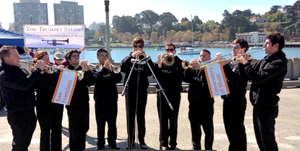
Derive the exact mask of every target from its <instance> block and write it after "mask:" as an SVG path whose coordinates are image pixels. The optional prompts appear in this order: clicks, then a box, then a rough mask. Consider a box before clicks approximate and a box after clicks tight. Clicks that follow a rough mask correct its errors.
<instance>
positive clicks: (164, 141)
mask: <svg viewBox="0 0 300 151" xmlns="http://www.w3.org/2000/svg"><path fill="white" fill-rule="evenodd" d="M165 93H166V96H167V97H168V99H169V101H170V103H171V104H172V106H173V108H174V110H173V111H172V110H171V109H170V107H169V105H168V103H167V101H166V99H165V97H164V95H163V94H162V95H161V97H160V94H159V92H157V111H158V117H159V121H160V127H161V128H160V135H159V140H160V147H161V146H164V147H168V143H169V137H170V143H169V145H170V146H171V147H176V145H177V127H178V112H179V106H180V99H181V95H180V92H175V91H165ZM160 98H161V103H160ZM160 104H161V106H160Z"/></svg>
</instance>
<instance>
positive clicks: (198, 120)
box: [183, 49, 214, 150]
mask: <svg viewBox="0 0 300 151" xmlns="http://www.w3.org/2000/svg"><path fill="white" fill-rule="evenodd" d="M210 58H211V57H210V52H209V51H208V50H207V49H203V50H201V52H200V55H199V60H200V61H201V62H204V61H208V60H210ZM190 64H191V65H190V67H189V68H187V69H185V70H184V78H183V80H184V81H185V82H188V83H190V84H189V91H188V100H189V103H190V105H189V120H190V124H191V132H192V143H193V150H201V135H202V132H201V126H202V128H203V131H204V133H205V143H204V146H205V150H212V146H213V141H214V125H213V115H214V98H212V97H211V96H210V92H209V88H208V83H207V79H206V76H205V71H204V69H202V68H200V66H199V63H198V62H197V60H196V59H192V60H191V61H190Z"/></svg>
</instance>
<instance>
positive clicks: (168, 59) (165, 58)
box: [160, 53, 175, 66]
mask: <svg viewBox="0 0 300 151" xmlns="http://www.w3.org/2000/svg"><path fill="white" fill-rule="evenodd" d="M160 59H161V60H162V62H163V63H165V64H166V65H167V66H172V65H173V64H174V63H175V59H174V56H173V55H172V54H171V53H169V54H163V55H162V56H161V57H160Z"/></svg>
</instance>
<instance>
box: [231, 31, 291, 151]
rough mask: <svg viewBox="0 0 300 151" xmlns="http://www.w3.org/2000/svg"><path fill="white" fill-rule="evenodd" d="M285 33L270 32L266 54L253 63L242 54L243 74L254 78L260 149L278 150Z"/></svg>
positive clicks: (254, 110) (284, 69)
mask: <svg viewBox="0 0 300 151" xmlns="http://www.w3.org/2000/svg"><path fill="white" fill-rule="evenodd" d="M284 43H285V41H284V36H283V35H281V34H280V33H278V32H274V33H270V34H268V35H267V36H266V41H265V43H264V45H263V47H264V48H265V53H266V54H267V56H265V57H264V58H263V59H262V60H260V61H258V62H257V63H255V64H252V65H249V63H248V57H247V56H246V57H244V56H241V57H239V58H237V59H236V60H237V61H238V62H240V64H239V69H240V72H241V74H242V75H243V76H244V77H245V78H247V79H249V80H251V82H252V84H251V89H250V101H251V103H252V105H253V125H254V132H255V137H256V141H257V144H258V147H259V149H260V150H264V151H267V150H272V151H277V150H278V146H277V142H276V139H275V118H277V116H278V101H279V97H278V94H279V93H280V91H281V88H282V83H283V80H284V77H285V74H286V73H287V62H288V61H287V58H286V56H285V53H284V52H283V51H282V48H283V47H284Z"/></svg>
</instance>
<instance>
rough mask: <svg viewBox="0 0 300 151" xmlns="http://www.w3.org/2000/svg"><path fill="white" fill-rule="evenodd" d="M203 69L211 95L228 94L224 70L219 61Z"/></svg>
mask: <svg viewBox="0 0 300 151" xmlns="http://www.w3.org/2000/svg"><path fill="white" fill-rule="evenodd" d="M204 69H205V75H206V79H207V84H208V87H209V92H210V96H211V97H216V96H221V95H226V94H230V92H229V89H228V85H227V81H226V78H225V74H224V70H223V67H222V66H221V64H220V63H216V64H213V65H210V66H206V67H205V68H204Z"/></svg>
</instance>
